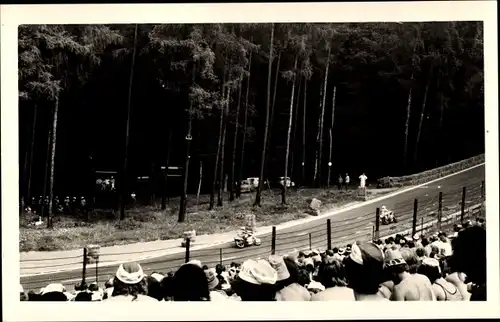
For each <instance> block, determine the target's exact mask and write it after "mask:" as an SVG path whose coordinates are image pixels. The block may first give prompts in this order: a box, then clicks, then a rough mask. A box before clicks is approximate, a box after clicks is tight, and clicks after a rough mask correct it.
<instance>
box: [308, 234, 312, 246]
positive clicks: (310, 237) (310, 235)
mask: <svg viewBox="0 0 500 322" xmlns="http://www.w3.org/2000/svg"><path fill="white" fill-rule="evenodd" d="M309 250H312V234H311V233H309Z"/></svg>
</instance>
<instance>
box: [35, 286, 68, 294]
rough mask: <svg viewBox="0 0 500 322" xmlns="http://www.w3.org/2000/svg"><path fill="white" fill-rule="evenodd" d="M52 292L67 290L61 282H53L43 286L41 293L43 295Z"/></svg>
mask: <svg viewBox="0 0 500 322" xmlns="http://www.w3.org/2000/svg"><path fill="white" fill-rule="evenodd" d="M52 292H60V293H64V292H66V288H65V287H64V285H62V284H61V283H52V284H49V285H47V286H45V287H44V288H42V289H41V290H40V293H41V294H42V295H44V294H47V293H52Z"/></svg>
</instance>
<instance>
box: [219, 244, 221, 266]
mask: <svg viewBox="0 0 500 322" xmlns="http://www.w3.org/2000/svg"><path fill="white" fill-rule="evenodd" d="M219 263H220V264H221V265H222V248H219Z"/></svg>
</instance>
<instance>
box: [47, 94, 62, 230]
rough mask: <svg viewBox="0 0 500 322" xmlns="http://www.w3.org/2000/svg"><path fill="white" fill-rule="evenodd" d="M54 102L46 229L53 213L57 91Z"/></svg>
mask: <svg viewBox="0 0 500 322" xmlns="http://www.w3.org/2000/svg"><path fill="white" fill-rule="evenodd" d="M55 99H56V101H55V104H54V118H53V123H52V139H51V143H52V147H51V149H50V179H49V209H48V216H47V228H51V227H52V217H53V216H54V213H53V211H52V200H53V199H54V197H53V196H54V168H55V160H56V139H57V115H58V113H59V91H58V92H57V93H56V97H55Z"/></svg>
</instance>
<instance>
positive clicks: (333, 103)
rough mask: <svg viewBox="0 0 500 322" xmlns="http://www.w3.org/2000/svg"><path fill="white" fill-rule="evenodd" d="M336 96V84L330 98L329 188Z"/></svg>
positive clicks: (328, 182) (328, 184)
mask: <svg viewBox="0 0 500 322" xmlns="http://www.w3.org/2000/svg"><path fill="white" fill-rule="evenodd" d="M336 96H337V86H334V87H333V98H332V123H331V125H330V131H329V132H330V152H329V153H328V181H327V186H328V188H330V178H331V171H332V166H333V164H332V153H333V124H334V122H335V99H336Z"/></svg>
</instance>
